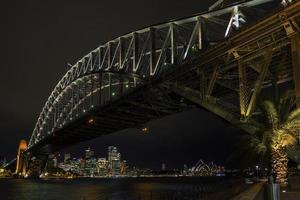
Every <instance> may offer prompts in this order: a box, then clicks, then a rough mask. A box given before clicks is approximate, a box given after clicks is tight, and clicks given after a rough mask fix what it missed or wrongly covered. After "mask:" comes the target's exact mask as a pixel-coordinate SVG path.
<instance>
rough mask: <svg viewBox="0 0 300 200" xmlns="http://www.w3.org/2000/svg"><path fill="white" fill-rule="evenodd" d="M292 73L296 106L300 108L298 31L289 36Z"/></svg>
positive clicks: (299, 43)
mask: <svg viewBox="0 0 300 200" xmlns="http://www.w3.org/2000/svg"><path fill="white" fill-rule="evenodd" d="M291 48H292V49H291V50H292V62H293V75H294V84H295V96H296V105H297V108H300V33H296V34H294V35H292V36H291Z"/></svg>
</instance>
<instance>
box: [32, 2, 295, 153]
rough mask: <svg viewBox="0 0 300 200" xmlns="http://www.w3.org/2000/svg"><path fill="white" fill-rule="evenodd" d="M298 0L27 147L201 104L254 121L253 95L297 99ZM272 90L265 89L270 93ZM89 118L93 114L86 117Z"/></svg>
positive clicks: (55, 144)
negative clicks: (286, 93)
mask: <svg viewBox="0 0 300 200" xmlns="http://www.w3.org/2000/svg"><path fill="white" fill-rule="evenodd" d="M299 10H300V2H299V1H296V2H295V3H294V4H292V5H291V6H289V7H287V8H285V9H282V10H280V11H279V12H277V13H275V14H272V15H271V16H269V17H266V18H264V19H263V20H261V21H260V22H258V23H256V24H254V25H252V26H250V27H246V28H245V29H242V30H241V31H240V32H239V33H237V34H235V35H233V36H232V37H230V38H227V39H225V40H224V41H221V42H219V43H218V44H216V45H213V46H211V47H209V48H208V49H203V50H201V51H200V52H195V54H194V55H193V56H191V57H190V58H189V59H187V60H185V61H184V62H183V63H181V64H178V65H173V66H171V67H170V68H168V70H165V71H164V72H163V73H161V74H159V76H158V77H151V78H149V79H148V80H147V81H146V83H145V84H144V85H142V86H140V87H138V88H136V90H134V91H132V92H130V93H128V94H127V95H126V96H123V97H120V98H119V99H116V100H114V101H112V102H109V103H108V104H106V105H104V106H102V107H99V108H95V109H94V110H93V111H91V112H88V113H87V114H86V115H85V116H83V117H81V118H80V119H78V120H76V121H74V122H72V123H71V124H69V125H67V126H65V128H62V129H60V130H58V131H56V132H54V133H53V134H51V135H49V136H47V137H45V138H44V139H43V140H42V141H40V142H39V143H37V144H35V145H34V146H32V147H31V148H30V149H29V151H35V152H37V151H40V150H41V149H42V148H46V147H47V146H48V147H49V146H50V147H51V148H50V149H51V150H50V151H56V150H59V149H61V148H63V147H66V146H68V145H72V144H76V143H78V142H81V141H86V140H90V139H93V138H96V137H99V136H101V135H105V134H109V133H114V132H116V131H119V130H123V129H126V128H132V127H138V128H141V127H142V125H143V124H144V123H146V122H148V121H150V120H153V119H157V118H160V117H163V116H166V115H170V114H174V113H178V112H180V111H182V110H184V109H187V108H189V107H190V106H191V105H198V106H200V107H203V108H205V109H207V110H209V111H211V112H213V113H215V114H216V115H218V116H220V117H221V118H223V119H225V120H227V121H228V122H230V123H233V124H240V120H241V119H242V120H243V121H255V120H256V119H255V115H253V113H257V112H259V110H258V109H257V107H256V101H257V99H258V97H259V96H260V95H261V94H262V95H265V96H266V97H268V98H270V97H271V96H276V95H278V94H277V93H282V92H283V91H284V90H286V89H292V90H294V91H295V92H294V96H296V99H297V106H299V105H300V101H299V99H300V90H299V87H300V74H299V72H298V71H299V70H297V69H298V68H299V62H300V61H299V58H300V45H299V44H300V28H299V27H300V12H299ZM273 92H274V93H275V95H273V94H272V95H270V94H271V93H273ZM90 119H93V120H92V121H90Z"/></svg>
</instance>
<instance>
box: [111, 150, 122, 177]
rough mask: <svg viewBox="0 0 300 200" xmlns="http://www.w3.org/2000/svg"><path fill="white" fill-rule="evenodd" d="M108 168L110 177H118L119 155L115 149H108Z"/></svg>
mask: <svg viewBox="0 0 300 200" xmlns="http://www.w3.org/2000/svg"><path fill="white" fill-rule="evenodd" d="M108 168H109V172H110V174H111V175H112V176H114V175H119V174H120V173H121V154H120V153H119V151H118V149H117V147H114V146H109V147H108Z"/></svg>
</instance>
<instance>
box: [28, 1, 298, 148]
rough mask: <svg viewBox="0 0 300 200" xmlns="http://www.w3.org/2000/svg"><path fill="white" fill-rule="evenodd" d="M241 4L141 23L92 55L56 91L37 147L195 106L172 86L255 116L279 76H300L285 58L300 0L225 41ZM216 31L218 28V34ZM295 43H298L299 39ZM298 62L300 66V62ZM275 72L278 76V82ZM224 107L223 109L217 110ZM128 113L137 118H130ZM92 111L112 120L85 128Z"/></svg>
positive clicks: (236, 115)
mask: <svg viewBox="0 0 300 200" xmlns="http://www.w3.org/2000/svg"><path fill="white" fill-rule="evenodd" d="M258 2H260V3H258ZM266 2H269V1H268V0H266V1H264V0H263V1H256V0H252V1H246V2H243V3H241V4H238V6H239V8H240V9H243V10H247V9H252V8H255V6H259V5H260V4H263V3H266ZM270 2H271V3H272V1H271V0H270ZM235 6H237V5H234V6H231V5H229V6H227V7H225V8H222V9H219V10H214V11H211V12H206V13H202V14H199V15H196V16H192V17H189V18H185V19H180V20H174V21H171V22H168V23H163V24H158V25H154V26H151V27H148V28H145V29H141V30H138V31H135V32H132V33H129V34H126V35H123V36H121V37H118V38H116V39H114V40H111V41H109V42H107V43H106V44H104V45H101V46H100V47H98V48H97V49H95V50H93V51H92V52H90V53H89V54H87V55H86V56H84V57H83V58H82V59H80V60H79V61H78V62H77V63H76V64H74V65H73V66H72V67H71V68H70V70H69V71H68V72H67V73H66V74H65V75H64V77H63V78H62V79H61V80H60V81H59V83H58V84H57V86H56V87H55V88H54V90H53V91H52V93H51V95H50V97H49V98H48V100H47V102H46V104H45V106H44V108H43V110H42V112H41V114H40V116H39V118H38V121H37V123H36V125H35V128H34V131H33V134H32V137H31V140H30V143H29V149H37V148H38V147H40V146H42V145H45V144H47V143H49V142H53V141H55V140H62V141H64V142H65V145H68V144H69V143H68V142H67V141H66V140H67V139H66V138H67V137H68V135H69V134H72V131H74V134H73V136H72V137H74V138H75V139H74V141H73V142H70V144H71V143H75V142H79V141H81V140H80V136H79V137H77V136H76V135H77V134H82V133H81V132H89V134H90V135H89V134H86V137H87V138H94V137H96V136H97V135H99V134H98V133H95V132H97V131H100V132H101V130H102V132H103V134H107V133H111V132H114V131H117V130H120V129H114V127H113V126H114V125H115V126H117V125H116V120H123V121H124V123H123V124H124V127H128V128H129V127H132V126H134V125H139V124H142V123H146V122H147V121H149V120H152V119H156V118H158V117H162V116H165V115H168V114H172V113H176V112H179V111H181V110H183V109H185V108H187V107H189V106H187V104H186V103H187V102H183V103H182V98H181V97H180V96H182V95H181V94H179V93H180V92H178V90H169V88H170V87H169V84H171V85H175V86H176V87H177V89H178V88H188V89H187V91H198V92H197V93H195V92H191V93H192V94H193V95H195V94H196V96H195V97H193V98H198V99H197V101H200V102H201V103H202V105H204V107H207V108H208V110H210V109H211V110H214V112H215V113H218V112H219V114H220V115H222V116H223V117H224V118H227V119H229V118H230V119H231V118H232V119H234V120H238V121H239V120H240V119H241V118H251V115H252V113H253V111H255V104H256V99H257V96H258V94H259V93H260V91H261V90H264V89H265V88H269V87H270V85H272V83H274V80H275V79H276V80H275V82H276V84H277V83H278V84H285V83H290V82H291V80H293V78H292V74H293V72H292V70H291V63H292V61H291V59H290V57H287V58H284V62H285V63H283V64H282V62H278V60H279V61H282V59H279V57H280V56H282V55H283V54H286V55H290V51H291V50H290V45H291V38H294V36H292V35H299V7H300V6H299V2H295V3H294V4H291V5H290V6H289V7H287V8H285V9H283V10H282V11H280V12H279V13H275V14H273V15H272V16H270V17H268V18H265V19H264V20H262V21H260V22H259V23H257V25H254V26H251V27H248V28H247V29H244V30H243V31H242V32H238V31H235V30H233V31H232V32H231V34H232V36H231V37H229V38H228V39H226V40H225V39H224V33H225V32H226V28H227V27H226V26H220V24H219V23H217V22H218V21H219V20H217V19H218V17H225V18H226V16H227V15H228V14H229V15H230V13H232V12H233V10H234V7H235ZM228 20H230V18H228ZM210 26H212V27H213V28H212V29H211V28H210ZM214 29H218V31H215V32H212V30H214ZM292 40H293V39H292ZM294 40H295V41H298V40H297V39H294ZM293 44H294V46H295V48H294V49H298V46H297V45H298V43H297V42H294V43H293ZM293 52H296V53H294V54H296V55H298V54H299V51H298V50H296V51H295V50H294V51H293ZM279 63H281V64H279ZM293 63H296V64H294V65H295V66H296V65H298V64H297V63H298V60H297V59H296V60H295V59H294V61H293ZM278 66H281V67H278ZM274 70H275V71H276V78H275V79H274V78H273V79H272V80H271V78H270V77H273V74H275V73H274ZM272 81H273V82H272ZM242 83H243V84H242ZM172 87H173V86H172ZM246 92H247V93H248V94H247V95H246ZM189 94H190V92H189ZM185 95H186V92H185ZM171 96H172V97H171ZM188 96H189V95H188ZM183 97H185V98H187V96H184V95H183ZM187 99H189V98H187ZM189 103H190V102H189ZM217 107H222V108H223V110H222V111H220V110H219V111H216V110H217V109H216V108H217ZM125 113H126V115H127V116H126V115H124V114H125ZM128 116H131V117H132V119H129V120H128V119H126V117H127V118H129V117H128ZM91 117H95V119H97V120H98V119H103V118H105V120H104V121H105V122H103V124H102V127H97V130H96V129H95V130H94V128H95V127H94V128H92V127H90V126H87V127H85V126H86V121H87V119H88V118H91ZM104 123H105V124H106V125H104ZM89 127H90V129H89ZM124 127H123V126H122V127H121V128H124ZM93 132H94V134H93ZM101 134H102V133H101ZM60 135H61V137H60ZM57 138H58V139H57ZM62 138H64V139H66V140H63V139H62ZM62 145H63V144H62Z"/></svg>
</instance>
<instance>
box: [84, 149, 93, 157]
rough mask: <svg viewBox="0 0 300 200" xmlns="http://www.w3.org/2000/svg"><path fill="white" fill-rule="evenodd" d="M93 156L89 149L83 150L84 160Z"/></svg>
mask: <svg viewBox="0 0 300 200" xmlns="http://www.w3.org/2000/svg"><path fill="white" fill-rule="evenodd" d="M93 156H94V151H93V150H91V148H90V147H89V148H88V149H86V150H85V159H90V158H92V157H93Z"/></svg>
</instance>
